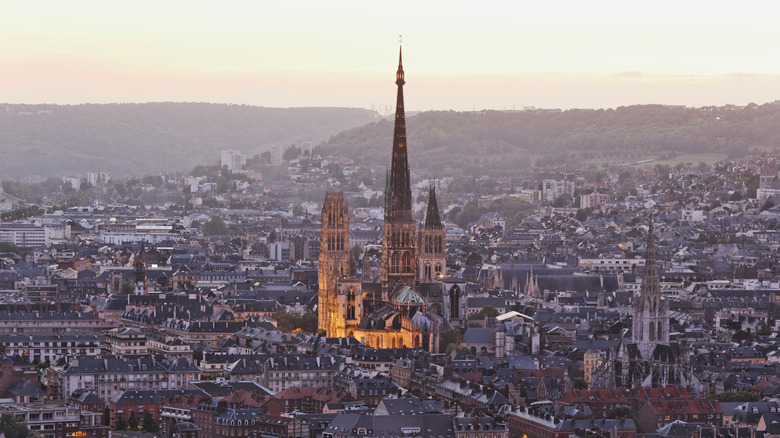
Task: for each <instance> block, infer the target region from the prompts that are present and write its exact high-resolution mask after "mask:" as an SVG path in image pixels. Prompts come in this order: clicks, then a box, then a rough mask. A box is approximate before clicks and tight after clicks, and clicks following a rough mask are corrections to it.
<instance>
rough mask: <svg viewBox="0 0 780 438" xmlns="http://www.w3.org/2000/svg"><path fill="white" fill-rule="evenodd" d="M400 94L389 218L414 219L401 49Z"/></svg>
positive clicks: (397, 82)
mask: <svg viewBox="0 0 780 438" xmlns="http://www.w3.org/2000/svg"><path fill="white" fill-rule="evenodd" d="M395 83H396V85H398V95H397V97H396V103H395V130H394V132H393V159H392V164H391V166H390V197H389V198H390V199H389V201H390V202H389V210H390V211H389V213H388V212H385V215H386V216H387V217H388V218H389V219H395V220H411V219H412V190H411V184H410V182H409V160H408V157H407V153H406V115H405V114H404V84H405V83H406V81H405V80H404V67H403V61H402V55H401V49H400V48H399V51H398V71H397V72H396V74H395Z"/></svg>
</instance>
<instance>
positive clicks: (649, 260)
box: [640, 215, 661, 298]
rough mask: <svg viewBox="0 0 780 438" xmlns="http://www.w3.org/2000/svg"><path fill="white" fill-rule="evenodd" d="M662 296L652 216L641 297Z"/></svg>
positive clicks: (648, 232) (648, 231)
mask: <svg viewBox="0 0 780 438" xmlns="http://www.w3.org/2000/svg"><path fill="white" fill-rule="evenodd" d="M660 295H661V285H660V282H659V278H658V265H657V263H656V256H655V236H654V235H653V216H652V215H651V216H650V225H649V227H648V230H647V249H646V252H645V269H644V273H643V275H642V286H641V290H640V296H641V297H642V298H645V297H651V296H653V297H658V296H660Z"/></svg>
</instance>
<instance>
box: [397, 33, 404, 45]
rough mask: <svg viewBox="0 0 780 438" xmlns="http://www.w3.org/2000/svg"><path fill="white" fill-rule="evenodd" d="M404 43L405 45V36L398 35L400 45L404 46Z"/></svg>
mask: <svg viewBox="0 0 780 438" xmlns="http://www.w3.org/2000/svg"><path fill="white" fill-rule="evenodd" d="M403 43H404V36H403V35H400V34H399V35H398V44H403Z"/></svg>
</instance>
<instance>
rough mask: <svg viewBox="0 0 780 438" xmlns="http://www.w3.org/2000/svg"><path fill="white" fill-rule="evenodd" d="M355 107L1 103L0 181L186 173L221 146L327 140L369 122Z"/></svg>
mask: <svg viewBox="0 0 780 438" xmlns="http://www.w3.org/2000/svg"><path fill="white" fill-rule="evenodd" d="M375 117H376V113H374V112H373V111H369V110H365V109H357V108H265V107H258V106H248V105H225V104H209V103H142V104H100V105H96V104H83V105H4V106H3V107H0V132H2V133H3V135H2V136H0V153H1V154H2V156H3V160H0V177H11V178H21V177H24V176H29V175H51V176H67V175H69V174H74V175H78V174H81V173H84V172H90V171H101V172H108V173H112V174H115V175H120V176H121V175H145V174H158V173H163V172H166V171H179V170H181V171H186V170H189V169H191V168H192V167H193V166H195V165H197V164H203V163H216V162H218V161H219V160H220V151H221V150H223V149H229V148H232V149H238V150H241V151H242V152H243V153H245V154H247V155H248V156H250V157H251V156H253V155H254V154H259V153H261V152H263V151H264V150H267V149H268V147H269V146H270V145H272V144H275V143H281V144H283V145H285V146H289V145H290V144H296V143H297V144H300V143H302V142H305V141H310V142H312V144H315V145H316V144H318V143H319V142H321V141H323V140H325V139H328V138H329V137H330V136H331V135H333V134H334V133H338V132H340V131H343V130H345V129H350V128H354V127H357V126H362V125H364V124H366V123H369V122H371V121H373V120H374V119H375Z"/></svg>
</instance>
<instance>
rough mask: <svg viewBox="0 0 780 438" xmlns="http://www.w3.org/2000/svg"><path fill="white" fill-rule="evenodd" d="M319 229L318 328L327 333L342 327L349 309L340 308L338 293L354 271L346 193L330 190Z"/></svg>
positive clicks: (331, 334) (323, 206)
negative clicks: (343, 281)
mask: <svg viewBox="0 0 780 438" xmlns="http://www.w3.org/2000/svg"><path fill="white" fill-rule="evenodd" d="M321 222H322V225H321V230H320V259H319V292H318V316H319V329H320V330H324V331H325V332H326V333H327V335H328V336H334V334H335V333H337V327H339V325H340V326H341V327H342V328H343V326H344V324H343V322H344V320H345V319H346V309H341V308H339V303H338V295H339V289H340V286H341V279H342V278H344V277H348V276H350V275H351V274H352V265H351V259H350V257H351V248H350V246H349V213H348V211H347V203H346V202H345V201H344V194H343V193H341V192H336V193H328V194H327V195H326V196H325V202H324V203H323V205H322V219H321Z"/></svg>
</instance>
